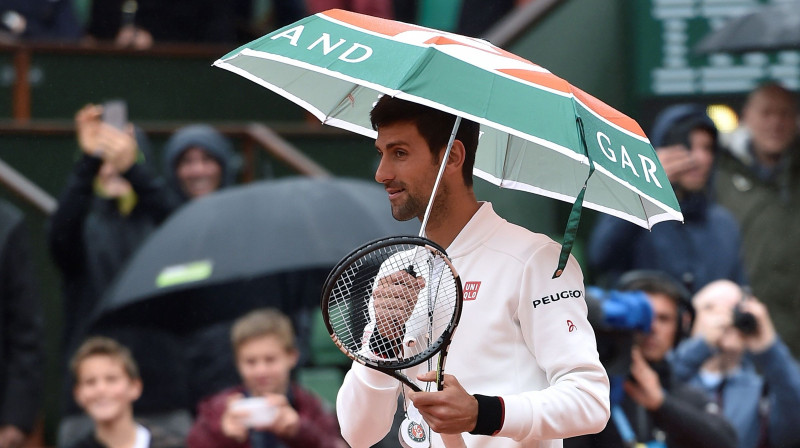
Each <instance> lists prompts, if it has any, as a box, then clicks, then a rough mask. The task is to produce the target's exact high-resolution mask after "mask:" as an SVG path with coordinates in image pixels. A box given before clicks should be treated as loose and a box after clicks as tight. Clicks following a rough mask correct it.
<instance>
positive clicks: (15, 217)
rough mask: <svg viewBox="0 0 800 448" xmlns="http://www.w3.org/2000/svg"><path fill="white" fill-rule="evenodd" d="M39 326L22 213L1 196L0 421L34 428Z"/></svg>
mask: <svg viewBox="0 0 800 448" xmlns="http://www.w3.org/2000/svg"><path fill="white" fill-rule="evenodd" d="M42 325H43V324H42V314H41V309H40V304H39V294H38V289H37V288H36V282H35V280H34V270H33V263H32V257H31V249H30V242H29V240H28V232H27V230H26V228H25V225H24V220H23V216H22V213H21V212H20V211H19V210H17V209H16V208H15V207H13V206H12V205H11V204H8V203H6V202H5V201H0V426H3V425H12V426H15V427H17V428H18V429H20V430H22V431H23V432H25V433H30V431H31V430H32V429H33V425H34V423H35V421H36V417H37V416H38V413H39V410H40V405H41V402H42V378H43V371H44V359H43V358H44V354H43V349H42V342H41V341H42V339H43V334H42Z"/></svg>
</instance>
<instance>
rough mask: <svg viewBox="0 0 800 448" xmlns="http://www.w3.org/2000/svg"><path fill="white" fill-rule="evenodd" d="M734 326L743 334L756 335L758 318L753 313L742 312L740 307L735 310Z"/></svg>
mask: <svg viewBox="0 0 800 448" xmlns="http://www.w3.org/2000/svg"><path fill="white" fill-rule="evenodd" d="M733 326H734V327H736V329H737V330H739V331H741V332H742V333H743V334H754V333H756V332H757V331H758V322H756V317H755V316H753V314H752V313H748V312H747V311H742V309H741V307H739V306H737V307H736V308H734V309H733Z"/></svg>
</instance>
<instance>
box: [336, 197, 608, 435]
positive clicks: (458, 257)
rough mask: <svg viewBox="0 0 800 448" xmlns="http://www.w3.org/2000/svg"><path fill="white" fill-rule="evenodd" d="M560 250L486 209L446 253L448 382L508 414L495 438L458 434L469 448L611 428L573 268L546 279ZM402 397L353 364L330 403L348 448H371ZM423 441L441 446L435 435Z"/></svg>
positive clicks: (384, 379) (382, 378)
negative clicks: (499, 401)
mask: <svg viewBox="0 0 800 448" xmlns="http://www.w3.org/2000/svg"><path fill="white" fill-rule="evenodd" d="M560 249H561V246H560V245H559V244H558V243H556V242H554V241H553V240H551V239H550V238H548V237H547V236H544V235H541V234H536V233H533V232H530V231H528V230H527V229H524V228H522V227H520V226H517V225H514V224H511V223H509V222H507V221H506V220H505V219H503V218H501V217H499V216H498V215H497V214H496V213H495V212H494V210H493V208H492V205H491V204H490V203H483V204H482V205H481V207H480V209H479V210H478V212H477V213H476V214H475V216H473V218H472V219H471V220H470V222H469V223H467V225H466V226H465V227H464V229H462V231H461V232H460V233H459V235H458V236H457V237H456V239H455V240H454V241H453V243H452V244H451V245H450V247H448V248H447V253H448V255H449V256H450V258H451V260H452V261H453V265H454V266H455V268H456V270H457V271H458V273H459V274H460V276H461V281H462V283H463V287H464V300H465V302H464V307H463V313H462V317H461V322H460V324H459V326H458V328H457V330H456V333H455V337H454V338H453V342H452V344H451V346H450V354H449V356H448V358H447V364H446V365H445V373H449V374H452V375H454V376H455V377H456V378H457V379H458V381H459V382H460V383H461V385H462V386H463V387H464V388H465V389H466V390H467V392H469V393H471V394H483V395H493V396H501V397H502V398H503V401H504V404H505V413H504V423H503V427H502V429H501V430H500V432H499V433H498V434H496V435H495V436H474V435H471V434H468V433H464V434H463V437H464V440H465V442H466V445H467V446H468V447H470V448H473V447H475V448H477V447H486V448H489V447H491V448H505V447H560V446H562V439H564V438H567V437H572V436H576V435H581V434H588V433H595V432H599V431H601V430H602V429H603V428H604V427H605V425H606V422H607V421H608V418H609V414H610V410H609V382H608V376H607V375H606V371H605V369H604V368H603V366H602V364H600V360H599V357H598V354H597V346H596V342H595V336H594V331H593V330H592V327H591V325H590V324H589V321H588V320H587V318H586V312H587V309H586V302H585V300H584V285H583V274H582V273H581V269H580V266H579V265H578V263H577V262H576V261H575V259H574V258H572V257H570V260H569V262H568V264H567V267H566V268H565V270H564V273H563V275H561V276H560V277H559V278H556V279H552V278H551V277H552V274H553V272H554V271H555V268H556V266H557V263H558V256H559V252H560ZM434 359H435V358H434ZM434 365H435V364H434ZM418 370H419V371H424V370H427V365H426V363H423V364H422V365H420V366H417V367H415V368H412V369H408V370H407V371H406V372H405V373H406V374H407V375H408V376H409V378H412V379H413V378H415V377H416V375H417V371H418ZM420 386H421V388H423V389H425V386H424V385H420ZM433 387H434V388H435V385H434V386H433ZM400 390H401V383H400V382H399V381H397V380H396V379H394V378H392V377H391V376H389V375H385V374H383V373H380V372H377V371H375V370H372V369H369V368H367V367H364V366H362V365H361V364H358V363H355V362H354V363H353V365H352V367H351V369H350V371H349V372H348V373H347V375H346V376H345V380H344V383H343V384H342V387H341V389H340V390H339V394H338V397H337V401H336V410H337V415H338V418H339V423H340V425H341V429H342V435H343V436H344V438H345V440H347V442H348V443H349V444H350V445H351V446H352V447H354V448H361V447H370V446H372V445H373V444H375V443H377V442H378V441H380V440H381V439H382V438H383V437H384V436H385V435H386V434H387V433H388V431H389V430H390V429H391V425H392V420H393V417H394V414H395V411H396V408H397V397H398V395H399V394H400ZM430 439H431V446H433V447H443V446H444V445H443V444H442V441H441V439H440V438H439V436H438V434H435V433H434V434H432V435H431V437H430Z"/></svg>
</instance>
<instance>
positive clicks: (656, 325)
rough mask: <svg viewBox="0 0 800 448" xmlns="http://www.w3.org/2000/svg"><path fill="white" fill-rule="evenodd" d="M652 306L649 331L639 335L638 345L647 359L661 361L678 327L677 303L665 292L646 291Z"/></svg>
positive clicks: (670, 345)
mask: <svg viewBox="0 0 800 448" xmlns="http://www.w3.org/2000/svg"><path fill="white" fill-rule="evenodd" d="M647 298H648V299H650V305H652V306H653V322H652V324H651V325H650V333H647V334H641V335H639V341H638V342H639V346H640V347H641V349H642V354H643V355H644V357H645V359H647V360H648V361H661V360H663V359H664V358H665V357H666V356H667V352H669V351H670V349H672V346H673V344H674V342H675V338H676V337H677V336H678V335H677V334H675V333H676V332H677V328H678V305H677V304H676V303H675V300H674V299H672V298H671V297H669V296H667V295H666V294H661V293H647Z"/></svg>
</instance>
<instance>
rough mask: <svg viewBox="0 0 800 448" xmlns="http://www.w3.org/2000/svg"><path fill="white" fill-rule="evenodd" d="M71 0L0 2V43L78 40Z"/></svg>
mask: <svg viewBox="0 0 800 448" xmlns="http://www.w3.org/2000/svg"><path fill="white" fill-rule="evenodd" d="M82 35H83V31H82V30H81V27H80V25H79V24H78V20H77V18H76V17H75V13H74V11H73V4H72V0H0V40H9V41H14V40H17V39H21V40H37V41H77V40H78V39H79V38H80V37H81V36H82Z"/></svg>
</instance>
